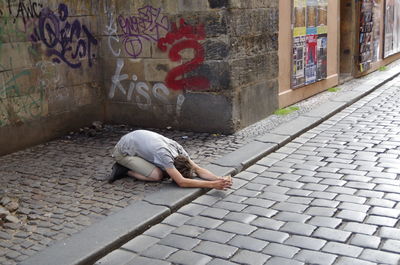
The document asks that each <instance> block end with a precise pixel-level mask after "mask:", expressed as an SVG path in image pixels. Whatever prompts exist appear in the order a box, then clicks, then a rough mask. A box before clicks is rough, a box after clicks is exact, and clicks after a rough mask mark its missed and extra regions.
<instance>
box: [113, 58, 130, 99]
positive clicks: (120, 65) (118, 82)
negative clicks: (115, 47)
mask: <svg viewBox="0 0 400 265" xmlns="http://www.w3.org/2000/svg"><path fill="white" fill-rule="evenodd" d="M123 67H124V60H123V59H118V60H117V68H116V69H115V74H114V75H113V76H112V78H111V83H112V85H111V88H110V92H109V94H108V97H109V98H113V97H114V95H115V89H116V88H117V87H118V89H119V90H120V91H121V92H122V93H123V94H124V95H126V91H125V88H124V87H123V86H122V84H121V81H124V80H126V79H128V75H127V74H123V75H121V70H122V68H123Z"/></svg>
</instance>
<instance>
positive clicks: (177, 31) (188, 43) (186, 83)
mask: <svg viewBox="0 0 400 265" xmlns="http://www.w3.org/2000/svg"><path fill="white" fill-rule="evenodd" d="M179 24H180V25H179V27H178V26H177V25H176V24H172V30H171V32H168V34H167V35H166V36H165V37H164V38H161V39H160V40H159V41H158V48H160V49H161V50H162V51H164V52H165V51H167V49H168V46H167V44H170V45H172V47H171V49H170V50H169V54H168V56H169V58H170V59H171V60H172V61H174V62H176V61H179V60H181V59H182V58H181V55H180V54H179V52H180V51H182V50H184V49H194V51H195V54H194V57H193V59H192V60H191V61H189V62H186V63H184V64H182V65H180V66H177V67H175V68H174V69H172V70H171V71H169V72H168V74H167V77H166V79H165V83H166V84H167V86H168V87H169V88H171V89H173V90H182V89H198V90H200V89H208V88H209V87H210V81H209V80H208V79H207V78H206V77H204V76H191V77H186V78H181V79H178V77H180V76H183V75H184V74H185V73H188V72H191V71H193V70H195V69H196V68H198V67H199V66H200V65H201V64H202V63H203V62H204V48H203V46H202V45H201V44H200V43H199V42H198V40H203V39H205V37H206V34H205V30H204V25H199V26H191V25H187V24H186V23H185V20H184V19H183V18H182V19H181V20H180V21H179ZM182 39H184V40H182ZM180 40H182V41H180Z"/></svg>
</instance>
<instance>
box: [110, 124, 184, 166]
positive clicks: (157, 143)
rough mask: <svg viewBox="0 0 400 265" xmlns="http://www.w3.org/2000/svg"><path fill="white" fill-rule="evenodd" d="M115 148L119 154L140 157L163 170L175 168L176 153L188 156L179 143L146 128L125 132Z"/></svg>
mask: <svg viewBox="0 0 400 265" xmlns="http://www.w3.org/2000/svg"><path fill="white" fill-rule="evenodd" d="M115 148H117V150H118V151H119V152H120V153H121V154H124V155H129V156H138V157H141V158H143V159H145V160H147V161H148V162H150V163H152V164H154V165H156V166H157V167H159V168H161V169H163V170H165V169H166V168H175V166H174V158H175V157H177V156H178V155H183V156H186V157H188V158H189V155H188V153H187V152H186V151H185V150H184V149H183V147H182V146H181V145H180V144H178V143H177V142H175V141H174V140H171V139H169V138H167V137H164V136H162V135H161V134H158V133H155V132H151V131H147V130H136V131H133V132H130V133H128V134H125V135H124V136H122V138H121V139H120V140H119V142H118V143H117V145H116V146H115Z"/></svg>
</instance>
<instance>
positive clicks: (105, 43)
mask: <svg viewBox="0 0 400 265" xmlns="http://www.w3.org/2000/svg"><path fill="white" fill-rule="evenodd" d="M105 17H106V18H107V20H106V21H103V28H104V32H105V33H106V36H104V37H103V39H102V40H101V44H100V46H101V54H102V55H101V56H100V58H101V59H100V60H102V65H104V66H105V71H104V75H103V77H104V82H103V83H104V85H105V88H106V90H107V92H108V96H107V100H106V120H107V121H108V122H116V123H120V122H129V123H132V124H140V125H143V126H150V127H167V126H171V127H174V128H178V129H189V130H195V131H208V132H210V131H212V132H224V133H231V132H233V131H235V130H237V129H240V128H243V127H245V126H247V125H249V124H251V123H254V122H256V121H258V120H260V119H262V118H264V117H266V116H267V115H268V114H270V113H271V112H272V111H273V110H275V109H276V108H277V107H278V98H277V94H278V83H277V76H278V58H277V49H278V45H277V42H278V1H277V0H269V1H266V0H248V1H239V0H229V1H228V0H202V1H195V0H165V1H145V0H143V1H132V0H130V1H129V0H128V1H126V2H125V6H124V7H119V6H112V5H111V6H110V7H109V8H107V9H106V10H105Z"/></svg>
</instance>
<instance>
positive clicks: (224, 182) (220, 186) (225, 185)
mask: <svg viewBox="0 0 400 265" xmlns="http://www.w3.org/2000/svg"><path fill="white" fill-rule="evenodd" d="M213 186H214V189H217V190H226V189H229V188H230V187H231V186H232V178H231V176H224V177H221V178H219V179H217V180H214V185H213Z"/></svg>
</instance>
